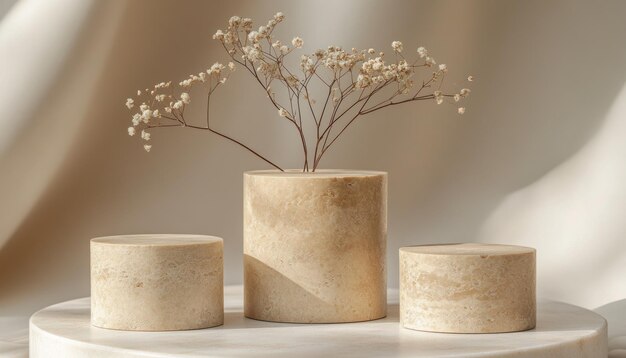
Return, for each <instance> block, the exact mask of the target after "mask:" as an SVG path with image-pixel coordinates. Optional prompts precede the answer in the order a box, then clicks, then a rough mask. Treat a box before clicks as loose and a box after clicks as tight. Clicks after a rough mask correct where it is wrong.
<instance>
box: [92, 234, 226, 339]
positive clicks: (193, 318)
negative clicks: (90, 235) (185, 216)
mask: <svg viewBox="0 0 626 358" xmlns="http://www.w3.org/2000/svg"><path fill="white" fill-rule="evenodd" d="M223 266H224V264H223V242H222V239H220V238H217V237H212V236H203V235H125V236H110V237H101V238H96V239H92V240H91V323H92V325H94V326H96V327H101V328H110V329H119V330H132V331H171V330H185V329H198V328H207V327H213V326H218V325H221V324H223V322H224V292H223Z"/></svg>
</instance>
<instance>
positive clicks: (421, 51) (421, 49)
mask: <svg viewBox="0 0 626 358" xmlns="http://www.w3.org/2000/svg"><path fill="white" fill-rule="evenodd" d="M417 54H418V55H419V56H420V58H425V57H427V56H428V51H427V50H426V49H425V48H424V47H422V46H420V47H418V48H417Z"/></svg>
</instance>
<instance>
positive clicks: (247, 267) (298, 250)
mask: <svg viewBox="0 0 626 358" xmlns="http://www.w3.org/2000/svg"><path fill="white" fill-rule="evenodd" d="M243 197H244V215H243V218H244V313H245V315H246V317H249V318H254V319H259V320H264V321H274V322H295V323H333V322H337V323H338V322H358V321H367V320H373V319H378V318H382V317H385V316H386V313H387V312H386V309H387V293H386V263H385V257H386V254H385V252H386V241H387V173H384V172H372V171H352V170H350V171H346V170H323V171H317V172H315V173H302V172H300V171H295V170H294V171H287V172H279V171H252V172H246V173H245V174H244V195H243Z"/></svg>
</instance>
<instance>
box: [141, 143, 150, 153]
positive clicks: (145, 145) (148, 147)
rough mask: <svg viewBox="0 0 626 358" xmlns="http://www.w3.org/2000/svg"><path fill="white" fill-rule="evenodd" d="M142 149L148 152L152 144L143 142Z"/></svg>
mask: <svg viewBox="0 0 626 358" xmlns="http://www.w3.org/2000/svg"><path fill="white" fill-rule="evenodd" d="M143 149H144V150H145V151H146V152H148V153H150V149H152V145H150V144H144V145H143Z"/></svg>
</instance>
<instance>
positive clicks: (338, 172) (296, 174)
mask: <svg viewBox="0 0 626 358" xmlns="http://www.w3.org/2000/svg"><path fill="white" fill-rule="evenodd" d="M244 174H245V175H254V176H267V177H280V178H306V179H312V178H324V179H328V178H337V177H340V178H343V177H371V176H378V175H387V172H381V171H375V170H350V169H318V170H316V171H315V172H308V173H304V172H302V169H286V170H285V171H284V172H281V171H279V170H252V171H247V172H245V173H244Z"/></svg>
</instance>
